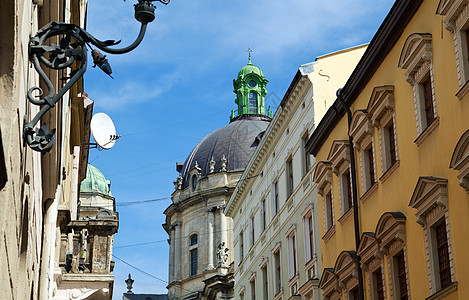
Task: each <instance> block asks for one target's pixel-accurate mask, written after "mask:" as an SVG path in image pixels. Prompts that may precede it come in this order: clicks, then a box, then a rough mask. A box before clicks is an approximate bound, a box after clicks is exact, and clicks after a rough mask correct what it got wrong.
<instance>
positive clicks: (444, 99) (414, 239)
mask: <svg viewBox="0 0 469 300" xmlns="http://www.w3.org/2000/svg"><path fill="white" fill-rule="evenodd" d="M468 19H469V5H468V3H467V2H466V1H453V0H441V1H436V0H397V1H396V2H395V4H394V5H393V7H392V8H391V10H390V12H389V13H388V15H387V16H386V18H385V20H384V21H383V23H382V25H381V26H380V28H379V30H378V31H377V33H376V34H375V36H374V37H373V39H372V41H371V42H370V45H369V47H368V50H367V52H366V53H365V55H364V56H363V58H362V59H361V61H360V62H359V64H358V66H357V68H356V69H355V71H354V73H353V74H352V76H351V77H350V78H349V80H348V81H347V84H346V85H345V86H344V88H343V89H342V90H341V92H340V93H339V96H338V98H337V99H336V100H335V101H334V103H333V104H332V106H331V108H329V110H328V111H327V112H326V115H325V117H324V118H323V119H322V121H321V122H320V123H319V125H318V127H317V128H316V130H315V132H314V133H313V135H312V137H311V139H310V140H309V141H308V143H307V149H308V151H309V152H310V153H311V154H312V155H315V156H316V159H317V165H316V170H315V174H314V181H315V182H316V183H317V184H318V194H319V195H318V199H319V223H320V226H319V229H320V235H321V236H322V238H321V250H322V258H323V259H322V262H323V263H322V276H321V281H320V288H321V290H322V293H323V296H324V297H325V298H326V299H427V300H435V299H467V298H469V286H468V285H467V284H465V283H466V282H467V281H468V279H469V271H468V270H469V261H468V260H467V256H466V255H467V249H468V247H469V241H468V238H467V232H468V231H469V222H468V220H469V218H468V212H469V196H468V185H467V182H468V181H467V180H468V177H467V175H468V170H469V164H468V162H469V151H468V147H467V146H468V145H469V134H468V132H469V119H468V118H467V116H468V114H469V95H468V94H467V91H468V87H469V83H468V79H469V77H468V76H467V75H468V70H469V62H468V57H469V52H468V49H469V44H468V43H469V42H468V41H469V40H468V39H467V38H468V36H469V33H468V31H467V28H468V25H469V22H468ZM344 175H345V176H344ZM354 181H355V182H356V185H354V184H353V182H354ZM347 182H350V183H351V184H350V185H349V184H348V183H347ZM350 194H351V195H352V197H353V198H352V200H353V201H352V203H353V207H352V210H354V217H348V218H347V217H346V215H347V212H345V215H344V211H343V210H342V208H343V203H346V199H347V198H348V197H349V195H350Z"/></svg>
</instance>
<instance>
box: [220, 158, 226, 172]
mask: <svg viewBox="0 0 469 300" xmlns="http://www.w3.org/2000/svg"><path fill="white" fill-rule="evenodd" d="M220 162H221V171H222V172H226V163H227V159H226V157H225V154H223V156H222V158H221V160H220Z"/></svg>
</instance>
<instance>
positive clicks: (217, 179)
mask: <svg viewBox="0 0 469 300" xmlns="http://www.w3.org/2000/svg"><path fill="white" fill-rule="evenodd" d="M267 83H268V80H267V79H266V78H265V77H264V75H263V73H262V70H261V69H260V68H259V67H257V66H255V65H253V64H252V62H251V58H250V57H249V62H248V64H247V65H246V66H244V67H243V68H242V69H241V70H240V71H239V73H238V77H237V79H236V80H233V86H234V92H235V93H236V101H235V102H236V104H237V106H238V109H237V110H234V111H232V113H231V116H230V123H229V124H228V125H226V126H224V127H222V128H219V129H217V130H215V131H213V132H212V133H210V134H208V135H207V136H206V137H205V138H203V139H202V141H200V142H199V143H198V144H197V145H196V146H195V147H194V149H193V150H192V152H191V153H190V154H189V155H188V157H187V159H186V161H185V162H184V163H176V169H177V172H178V173H179V176H178V177H177V179H176V180H175V181H174V188H175V191H174V192H173V194H172V204H171V205H170V206H169V207H168V208H167V209H166V210H165V211H164V214H165V215H166V222H165V223H164V224H163V228H164V229H165V230H166V232H167V233H168V236H169V239H168V241H169V246H170V247H169V249H170V253H169V284H168V298H169V299H227V298H228V299H229V298H232V297H233V285H234V282H233V269H234V265H233V258H234V255H233V251H232V248H233V246H232V241H233V236H232V220H231V218H229V217H227V216H225V214H224V209H225V206H226V204H227V202H228V200H229V199H230V197H231V194H232V193H233V191H234V188H235V186H236V184H237V183H238V180H239V179H240V177H241V175H242V173H243V171H244V168H245V166H246V164H247V162H248V161H249V158H250V157H251V155H252V154H253V153H254V151H255V149H256V147H257V145H258V143H259V141H260V140H261V138H262V135H263V133H264V131H265V130H266V128H267V126H268V125H269V123H270V120H271V116H272V114H271V113H270V112H269V111H266V109H265V102H264V101H265V96H266V94H267V90H266V85H267Z"/></svg>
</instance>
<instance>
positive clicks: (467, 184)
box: [449, 130, 469, 193]
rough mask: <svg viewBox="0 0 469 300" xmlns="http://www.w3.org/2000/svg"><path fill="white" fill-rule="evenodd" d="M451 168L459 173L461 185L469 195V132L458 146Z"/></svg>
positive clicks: (452, 158) (460, 140)
mask: <svg viewBox="0 0 469 300" xmlns="http://www.w3.org/2000/svg"><path fill="white" fill-rule="evenodd" d="M449 167H450V168H452V169H454V170H457V171H459V175H458V179H459V185H460V186H462V187H463V188H464V189H465V190H466V192H467V193H469V130H467V131H466V132H464V133H463V135H462V136H461V138H460V139H459V141H458V143H457V144H456V147H455V148H454V152H453V156H452V157H451V162H450V165H449Z"/></svg>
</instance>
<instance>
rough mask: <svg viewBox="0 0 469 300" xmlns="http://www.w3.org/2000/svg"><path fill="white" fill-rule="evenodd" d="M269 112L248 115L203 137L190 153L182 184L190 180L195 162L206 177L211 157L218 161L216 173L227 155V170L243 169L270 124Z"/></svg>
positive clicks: (182, 172) (185, 163)
mask: <svg viewBox="0 0 469 300" xmlns="http://www.w3.org/2000/svg"><path fill="white" fill-rule="evenodd" d="M269 122H270V118H269V117H265V116H258V115H257V116H248V115H244V116H242V117H241V118H238V119H236V120H234V121H232V122H231V123H230V124H228V125H227V126H225V127H222V128H220V129H217V130H215V131H214V132H212V133H210V134H208V135H207V136H206V137H205V138H203V139H202V141H200V142H199V143H198V144H197V146H195V148H194V149H193V150H192V152H191V153H190V154H189V156H188V157H187V159H186V161H185V162H184V165H183V167H182V170H181V174H182V179H183V181H182V188H185V187H187V186H188V184H189V171H190V170H191V169H192V168H194V166H195V163H196V162H197V164H198V165H199V168H201V173H202V177H205V176H207V175H208V174H209V173H210V161H211V160H212V157H213V160H214V161H215V169H214V173H216V172H220V170H221V168H222V163H221V159H222V157H223V155H225V158H226V171H227V172H235V171H243V170H244V168H245V167H246V164H247V163H248V161H249V159H250V158H251V155H252V154H253V153H254V150H255V149H256V147H257V145H258V143H259V141H260V139H261V138H262V135H263V133H264V131H265V129H266V128H267V126H268V125H269Z"/></svg>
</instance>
